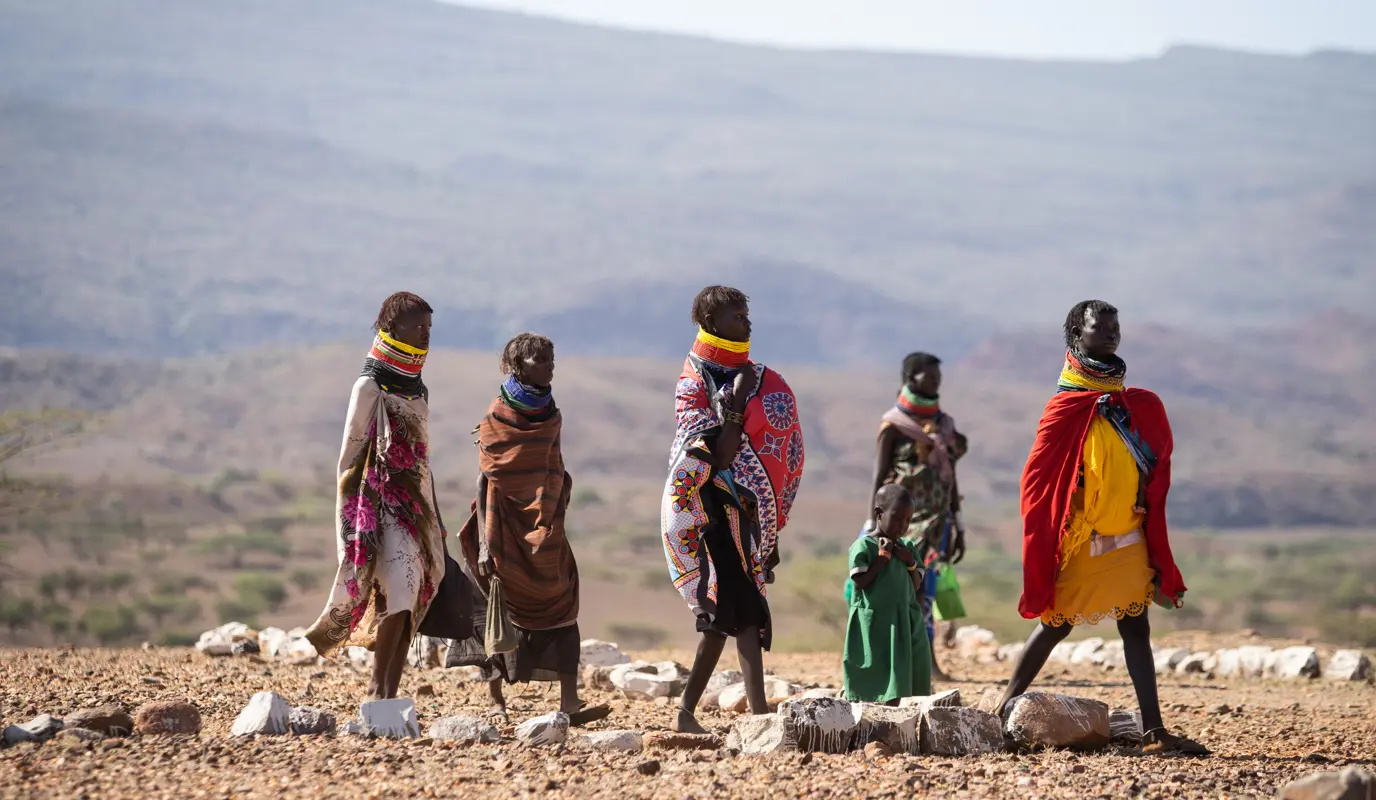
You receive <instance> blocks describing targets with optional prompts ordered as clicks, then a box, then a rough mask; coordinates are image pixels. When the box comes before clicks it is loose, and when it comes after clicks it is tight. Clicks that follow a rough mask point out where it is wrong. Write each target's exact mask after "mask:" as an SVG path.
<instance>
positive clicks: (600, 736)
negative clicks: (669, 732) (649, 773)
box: [573, 640, 645, 753]
mask: <svg viewBox="0 0 1376 800" xmlns="http://www.w3.org/2000/svg"><path fill="white" fill-rule="evenodd" d="M590 641H591V640H590ZM573 746H574V749H576V750H600V751H602V752H604V753H639V752H640V751H641V750H643V749H644V748H645V742H644V739H643V737H642V736H641V734H640V731H597V732H595V733H585V734H583V735H582V736H579V737H578V738H577V739H574V740H573Z"/></svg>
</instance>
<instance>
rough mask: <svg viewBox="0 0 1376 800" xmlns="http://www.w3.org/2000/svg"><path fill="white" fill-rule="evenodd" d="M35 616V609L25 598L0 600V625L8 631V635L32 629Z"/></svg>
mask: <svg viewBox="0 0 1376 800" xmlns="http://www.w3.org/2000/svg"><path fill="white" fill-rule="evenodd" d="M37 615H38V609H37V607H35V606H34V602H33V601H32V600H30V599H28V598H27V597H25V598H4V599H0V624H4V626H5V627H6V628H8V629H9V632H10V635H14V634H15V633H17V632H18V631H21V630H25V629H27V628H30V627H32V626H33V623H34V622H35V621H36V619H35V618H36V617H37Z"/></svg>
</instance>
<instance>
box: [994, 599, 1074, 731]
mask: <svg viewBox="0 0 1376 800" xmlns="http://www.w3.org/2000/svg"><path fill="white" fill-rule="evenodd" d="M1070 628H1071V626H1070V625H1061V626H1058V627H1052V626H1050V625H1047V624H1046V623H1044V622H1043V623H1039V624H1038V625H1037V629H1036V630H1034V631H1032V635H1031V636H1029V637H1027V645H1026V646H1025V647H1023V650H1022V655H1021V656H1020V657H1019V658H1018V663H1017V665H1016V666H1014V667H1013V676H1012V677H1011V678H1009V679H1008V688H1006V689H1004V691H1003V697H1001V698H999V707H998V710H997V711H996V712H995V713H998V714H1002V713H1003V709H1004V706H1007V705H1008V701H1009V700H1012V699H1013V698H1014V697H1017V696H1018V695H1020V694H1022V693H1023V692H1026V691H1027V687H1029V686H1031V685H1032V681H1033V680H1035V679H1036V677H1037V673H1039V672H1041V671H1042V667H1044V666H1046V660H1047V659H1048V658H1050V657H1051V650H1052V649H1053V648H1055V647H1056V645H1058V644H1060V643H1061V642H1063V641H1065V637H1067V636H1069V635H1070Z"/></svg>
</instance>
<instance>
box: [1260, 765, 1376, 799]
mask: <svg viewBox="0 0 1376 800" xmlns="http://www.w3.org/2000/svg"><path fill="white" fill-rule="evenodd" d="M1280 797H1281V800H1372V798H1376V772H1371V771H1368V770H1364V769H1361V768H1360V767H1348V768H1347V769H1344V770H1342V771H1340V772H1316V773H1314V774H1312V775H1306V776H1305V777H1303V778H1300V779H1299V780H1297V781H1292V782H1291V783H1289V784H1287V785H1286V786H1285V788H1283V789H1281V790H1280Z"/></svg>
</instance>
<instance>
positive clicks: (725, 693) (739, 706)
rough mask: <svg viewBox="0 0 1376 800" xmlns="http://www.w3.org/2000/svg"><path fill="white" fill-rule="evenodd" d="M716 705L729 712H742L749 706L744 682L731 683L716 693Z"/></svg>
mask: <svg viewBox="0 0 1376 800" xmlns="http://www.w3.org/2000/svg"><path fill="white" fill-rule="evenodd" d="M717 706H718V707H719V708H720V709H721V710H722V711H726V712H728V713H731V714H744V713H745V712H746V709H748V708H749V707H750V701H749V698H747V697H746V694H745V684H744V683H733V684H731V685H730V686H728V687H726V688H725V689H722V690H721V691H720V692H719V693H718V694H717Z"/></svg>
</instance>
